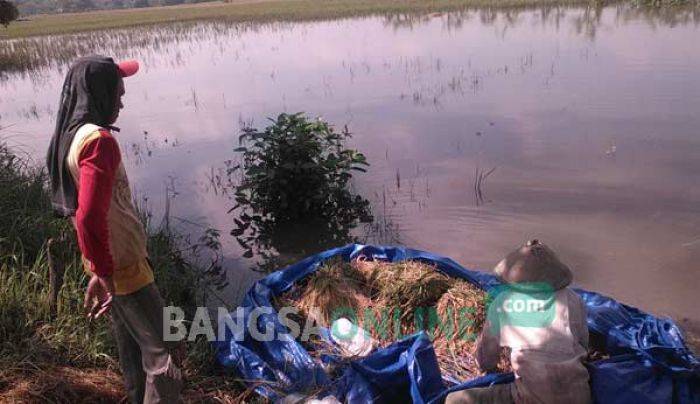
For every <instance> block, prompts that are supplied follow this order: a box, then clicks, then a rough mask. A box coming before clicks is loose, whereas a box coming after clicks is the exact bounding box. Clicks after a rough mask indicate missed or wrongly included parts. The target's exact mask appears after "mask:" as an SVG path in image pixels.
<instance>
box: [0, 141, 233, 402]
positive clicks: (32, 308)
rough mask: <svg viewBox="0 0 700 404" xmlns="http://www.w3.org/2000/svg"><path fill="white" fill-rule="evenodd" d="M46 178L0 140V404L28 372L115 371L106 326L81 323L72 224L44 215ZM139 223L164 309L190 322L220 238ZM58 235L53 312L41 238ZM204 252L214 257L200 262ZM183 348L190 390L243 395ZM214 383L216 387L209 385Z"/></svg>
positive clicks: (196, 351) (215, 275)
mask: <svg viewBox="0 0 700 404" xmlns="http://www.w3.org/2000/svg"><path fill="white" fill-rule="evenodd" d="M46 180H47V178H46V174H45V170H42V169H38V168H34V167H33V166H32V164H31V163H29V162H28V160H27V159H23V158H20V157H18V156H17V155H15V154H13V152H12V151H11V150H10V149H9V148H7V147H6V146H5V145H4V144H3V143H2V140H1V139H0V186H2V189H3V192H1V193H0V235H2V239H0V401H2V399H1V396H2V391H3V389H4V388H5V387H7V384H8V383H10V382H9V380H16V379H17V378H18V377H20V378H22V377H25V376H22V375H25V374H32V372H33V371H34V370H41V369H50V368H51V367H52V366H67V367H71V368H75V369H89V368H99V369H116V368H117V352H116V348H115V343H114V341H113V338H112V333H111V330H110V326H109V322H108V321H106V320H98V321H95V322H88V321H87V319H86V317H85V312H84V309H83V307H82V302H83V296H84V291H85V286H86V284H87V281H88V277H87V275H86V273H85V272H84V270H83V267H82V263H81V260H80V255H79V252H78V249H77V247H76V242H75V238H74V236H73V235H74V230H73V229H72V226H71V224H70V223H69V221H67V220H64V219H56V218H54V217H53V215H52V214H51V212H50V204H49V196H48V192H47V181H46ZM142 212H143V210H142ZM143 218H144V222H145V223H146V226H147V232H148V236H149V240H148V247H149V257H150V259H151V262H152V264H153V268H154V275H155V278H156V283H157V285H158V287H159V289H160V291H161V294H162V295H163V298H164V300H165V301H166V304H169V305H175V306H179V307H181V308H183V309H184V311H185V313H186V315H187V317H188V318H190V319H191V318H192V314H193V313H194V310H195V309H196V307H198V306H205V305H206V301H207V300H206V299H207V293H209V291H213V292H216V290H217V287H218V286H219V285H221V281H220V268H219V267H218V266H217V265H215V264H212V262H214V263H215V262H216V259H214V260H213V261H212V260H211V256H214V257H215V258H216V257H218V248H219V244H218V240H217V236H218V234H216V233H212V231H211V230H208V231H207V232H205V237H203V238H202V239H200V240H199V241H198V242H190V241H189V239H187V238H185V237H184V236H182V235H180V234H178V233H177V232H175V231H174V230H173V229H171V228H169V227H167V226H164V225H160V226H155V225H153V224H152V223H149V222H150V220H149V219H150V215H147V214H144V215H143ZM164 222H167V221H164ZM59 237H62V239H60V240H62V241H59V242H60V243H61V244H60V247H59V248H57V249H55V248H52V251H53V252H54V257H55V256H56V255H57V253H58V251H60V254H61V259H62V261H63V262H64V263H65V264H66V265H65V275H64V281H63V285H62V288H61V289H60V293H59V295H58V300H57V305H56V308H55V310H52V309H51V308H50V305H49V300H50V299H49V275H48V274H49V263H48V256H47V255H48V248H47V240H48V239H49V238H53V239H54V240H58V239H59ZM203 249H207V250H209V252H211V253H212V254H208V255H207V256H206V257H207V258H206V261H205V259H204V254H201V252H202V250H203ZM57 250H58V251H57ZM204 263H207V265H203V264H204ZM187 348H188V356H187V357H186V359H185V373H186V374H187V376H188V380H189V381H190V385H192V384H201V383H205V384H206V383H209V384H211V385H212V386H214V387H216V386H218V387H216V388H221V386H222V385H226V386H227V387H228V389H229V391H231V389H233V391H235V392H237V391H238V389H240V391H241V392H242V391H244V390H245V389H244V388H242V385H241V384H239V383H238V382H236V381H235V380H231V379H224V378H223V377H222V376H221V371H220V370H219V369H218V368H217V364H216V360H215V357H214V351H213V348H212V346H211V345H210V344H209V343H208V342H206V341H204V340H198V341H196V342H188V347H187ZM27 369H30V370H31V372H29V373H27ZM18 375H19V376H18ZM26 377H28V378H30V379H31V378H32V376H26ZM213 378H214V379H213ZM212 379H213V380H218V383H216V384H213V383H212V382H211V380H212ZM200 390H201V389H200Z"/></svg>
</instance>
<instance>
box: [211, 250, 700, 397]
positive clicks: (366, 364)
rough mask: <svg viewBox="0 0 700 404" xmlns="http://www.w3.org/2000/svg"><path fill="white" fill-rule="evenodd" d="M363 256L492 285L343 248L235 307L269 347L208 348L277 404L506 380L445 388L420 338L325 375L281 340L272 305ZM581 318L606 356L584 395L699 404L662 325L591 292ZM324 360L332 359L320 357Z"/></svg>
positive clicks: (250, 341) (430, 259) (244, 342)
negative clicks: (310, 279)
mask: <svg viewBox="0 0 700 404" xmlns="http://www.w3.org/2000/svg"><path fill="white" fill-rule="evenodd" d="M358 256H365V257H371V258H374V259H377V260H386V261H391V262H397V261H402V260H419V261H422V262H426V263H429V264H432V265H435V266H436V267H437V269H438V270H440V271H442V272H443V273H445V274H446V275H448V276H451V277H455V278H461V279H465V280H467V281H469V282H471V283H473V284H475V285H478V286H479V287H480V288H482V289H484V290H486V291H489V290H490V289H491V288H493V287H494V286H497V285H499V281H498V279H497V278H496V277H495V276H493V275H491V274H488V273H485V272H478V271H471V270H468V269H465V268H463V267H462V266H460V265H459V264H457V263H456V262H455V261H453V260H451V259H449V258H446V257H442V256H439V255H435V254H431V253H428V252H424V251H419V250H414V249H410V248H404V247H378V246H370V245H360V244H350V245H347V246H345V247H340V248H335V249H331V250H328V251H324V252H322V253H319V254H317V255H314V256H311V257H308V258H306V259H304V260H302V261H300V262H298V263H296V264H293V265H291V266H289V267H287V268H284V269H282V270H280V271H277V272H274V273H272V274H270V275H269V276H267V277H266V278H264V279H262V280H260V281H258V282H256V283H255V284H254V285H253V286H252V287H251V288H250V290H249V291H248V292H247V294H246V295H245V298H244V300H243V303H242V306H241V307H242V309H243V313H244V316H243V319H244V321H245V324H248V321H249V319H250V314H251V312H252V310H253V309H256V308H257V309H261V308H262V309H264V310H266V312H265V314H263V315H261V316H259V317H258V318H257V326H258V329H259V330H261V331H262V330H268V332H270V331H274V334H275V338H272V340H271V341H260V338H253V336H252V335H251V330H250V329H249V328H245V329H244V330H243V331H242V333H239V334H237V335H235V336H234V335H233V334H232V332H230V331H227V333H226V340H224V341H219V342H217V343H216V345H217V349H218V359H219V361H220V363H221V364H222V365H223V366H225V367H227V368H230V369H231V370H232V372H233V373H235V374H236V375H237V376H238V377H240V378H242V379H244V380H247V381H248V382H249V383H250V384H251V385H252V386H256V392H257V393H258V394H260V395H262V396H264V397H268V398H270V399H272V400H276V399H279V398H282V397H284V396H285V395H287V394H291V393H299V392H301V393H311V392H314V393H318V392H319V391H321V392H322V394H321V395H323V394H332V395H334V396H335V397H336V398H338V399H339V400H340V401H342V402H350V403H383V402H411V401H413V402H414V403H440V402H442V401H443V400H444V398H445V396H446V395H447V394H448V393H449V392H451V391H456V390H462V389H467V388H472V387H481V386H488V385H490V384H498V383H507V382H510V381H512V380H513V374H512V373H507V374H489V375H486V376H483V377H479V378H475V379H472V380H467V381H464V383H462V384H459V385H456V386H452V387H450V388H448V387H447V386H446V385H445V384H444V383H443V379H442V376H441V374H440V369H439V367H438V364H437V359H436V357H435V352H434V351H433V347H432V344H431V342H430V340H429V338H428V337H427V335H426V334H424V333H418V334H415V335H413V336H410V337H407V338H404V339H402V340H400V341H397V342H396V343H394V344H392V345H390V346H388V347H386V348H382V349H377V350H375V351H373V352H372V353H371V354H370V355H368V356H366V357H364V358H362V359H359V360H355V361H352V362H349V363H343V366H342V367H341V368H340V369H336V371H334V372H333V373H332V374H333V376H329V375H328V374H327V373H326V371H325V370H324V368H323V367H322V365H321V364H319V363H317V362H316V361H314V360H313V359H312V358H311V356H310V355H309V353H308V352H307V351H306V349H305V348H304V347H303V346H302V345H300V344H299V343H298V342H297V341H296V340H294V339H293V338H292V337H291V336H289V334H288V332H289V331H288V329H287V327H285V326H284V325H282V324H281V323H280V321H279V319H278V317H277V313H276V311H275V309H274V306H273V303H272V300H273V297H275V296H278V295H280V294H282V293H284V292H286V291H287V290H289V289H290V288H291V287H292V286H293V285H294V284H295V283H296V282H298V281H299V280H301V279H302V278H304V277H305V276H307V275H309V274H311V273H313V272H314V271H316V270H317V269H318V268H319V266H320V264H321V263H322V262H323V261H325V260H327V259H330V258H333V257H342V258H343V259H344V260H346V261H350V260H351V259H353V258H355V257H358ZM575 290H576V292H577V293H578V294H579V295H580V296H581V297H582V298H583V300H584V302H585V303H586V306H587V311H588V314H587V316H588V318H587V320H588V327H589V330H590V333H591V336H592V337H594V338H597V339H599V340H602V341H604V343H605V350H606V353H608V354H609V355H610V358H608V359H604V360H600V361H597V362H593V363H590V364H588V370H589V374H590V376H591V391H592V394H593V398H594V400H595V402H599V403H634V404H643V403H700V361H699V360H698V358H696V357H695V356H694V355H693V354H692V352H691V351H690V350H689V349H688V348H687V346H686V345H685V342H684V340H683V337H682V335H681V332H680V330H679V328H678V326H677V325H676V324H674V323H673V321H671V320H670V319H663V318H657V317H654V316H652V315H650V314H647V313H644V312H643V311H641V310H639V309H636V308H634V307H630V306H627V305H624V304H622V303H619V302H617V301H616V300H614V299H612V298H609V297H606V296H603V295H600V294H598V293H594V292H589V291H585V290H582V289H575ZM329 360H331V361H332V359H329Z"/></svg>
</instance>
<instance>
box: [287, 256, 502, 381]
mask: <svg viewBox="0 0 700 404" xmlns="http://www.w3.org/2000/svg"><path fill="white" fill-rule="evenodd" d="M275 304H276V306H277V308H278V309H279V308H281V307H284V306H294V307H296V308H298V309H299V312H300V317H301V318H300V320H304V319H314V320H315V321H317V322H318V323H319V324H320V325H322V326H324V327H329V326H330V324H331V321H332V319H333V318H337V312H336V310H342V313H346V312H347V311H352V312H353V313H356V316H355V317H356V318H354V319H353V320H354V321H355V322H356V323H357V324H358V325H360V326H361V327H362V328H363V329H365V331H367V332H368V333H369V334H370V335H371V337H372V338H373V339H374V340H375V347H384V346H387V345H390V344H392V343H394V342H396V341H397V340H399V339H401V338H403V337H405V336H407V335H410V334H413V333H415V332H417V331H419V330H425V331H426V332H427V333H428V335H430V336H431V337H432V338H433V345H434V346H435V352H436V354H437V357H438V363H439V365H440V369H441V371H442V373H443V375H445V376H449V377H451V378H452V379H455V380H466V379H469V378H473V377H475V376H478V375H480V374H482V372H480V371H479V369H478V365H477V364H476V361H475V360H474V355H473V354H474V346H475V344H476V337H477V336H478V334H479V333H480V332H481V328H482V327H483V324H484V321H485V316H486V313H485V306H486V294H485V293H484V292H483V291H481V290H480V289H478V288H477V287H475V286H473V285H471V284H470V283H468V282H466V281H462V280H458V279H453V278H450V277H447V276H445V275H444V274H442V273H441V272H440V271H437V270H436V269H435V268H434V267H432V266H430V265H427V264H424V263H420V262H416V261H404V262H398V263H387V262H381V261H363V260H359V261H358V260H356V261H353V262H352V263H350V264H348V263H345V262H342V261H339V260H338V261H331V262H327V263H325V264H324V265H323V267H321V268H320V269H319V270H318V271H316V272H315V273H314V274H312V275H311V276H309V277H308V278H306V279H305V280H304V281H302V282H300V283H298V284H297V285H296V286H295V287H294V288H293V289H292V290H291V291H289V292H287V293H285V294H284V295H282V296H280V297H278V298H277V299H276V302H275ZM348 309H349V310H348ZM334 312H335V314H336V315H334ZM417 313H423V314H422V315H421V314H417ZM429 313H433V314H432V315H433V317H432V318H431V314H429ZM306 345H307V347H310V348H311V349H315V348H317V344H306ZM501 356H502V357H501V361H500V363H499V370H500V371H510V370H511V369H510V359H509V356H508V355H507V353H506V352H504V353H503V354H502V355H501Z"/></svg>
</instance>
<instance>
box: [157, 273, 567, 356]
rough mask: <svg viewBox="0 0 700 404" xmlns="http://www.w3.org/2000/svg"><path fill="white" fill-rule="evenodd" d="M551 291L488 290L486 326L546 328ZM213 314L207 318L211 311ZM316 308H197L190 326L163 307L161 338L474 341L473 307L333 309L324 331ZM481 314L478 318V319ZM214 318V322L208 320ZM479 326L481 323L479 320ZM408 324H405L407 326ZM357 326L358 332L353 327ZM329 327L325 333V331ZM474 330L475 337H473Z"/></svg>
mask: <svg viewBox="0 0 700 404" xmlns="http://www.w3.org/2000/svg"><path fill="white" fill-rule="evenodd" d="M554 292H555V291H554V290H553V289H552V288H551V286H549V285H547V284H545V283H527V284H525V283H521V284H515V285H499V286H497V287H494V288H493V289H491V290H489V291H488V298H487V300H486V307H485V308H484V309H485V312H486V324H489V325H490V329H491V332H492V333H494V334H498V333H499V332H500V329H501V327H503V326H505V325H510V326H516V327H538V328H541V327H547V326H549V325H550V324H551V323H552V321H553V319H554V316H555V307H556V299H555V293H554ZM214 311H215V312H216V314H215V315H212V314H213V312H214ZM320 313H322V310H321V308H312V309H310V310H309V311H308V312H307V313H306V314H307V315H306V316H301V315H300V311H299V309H298V308H296V307H293V306H286V307H282V308H280V309H279V311H275V309H273V308H272V307H269V306H267V307H256V308H253V309H246V308H243V307H238V308H237V309H236V310H235V311H233V312H229V311H228V309H226V308H224V307H218V308H216V309H212V308H207V307H199V308H197V310H196V311H195V313H194V316H193V318H192V320H191V321H186V316H185V312H184V310H183V309H182V308H179V307H175V306H167V307H164V308H163V334H164V339H165V340H166V341H181V340H185V339H187V340H189V341H194V340H195V339H196V338H197V337H199V336H203V337H205V338H206V339H207V340H208V341H228V340H234V341H237V342H240V341H243V340H244V339H245V338H252V339H254V340H256V341H263V342H264V341H274V340H278V341H282V340H289V339H290V338H291V339H296V340H300V341H309V340H311V339H312V337H314V336H316V337H321V338H324V337H331V338H332V339H334V340H336V341H343V340H345V341H350V340H353V339H357V338H358V337H359V338H369V336H370V335H375V336H378V337H379V338H382V339H383V338H386V337H388V336H391V337H392V338H393V339H395V340H398V339H401V338H402V337H405V336H408V335H411V334H413V333H416V332H419V331H423V332H425V333H427V334H428V335H429V336H430V337H433V336H435V335H438V334H439V335H442V336H444V337H445V338H446V339H448V340H454V339H464V340H469V341H474V340H476V338H477V337H478V334H477V333H476V332H478V330H477V329H481V327H483V324H477V318H478V313H477V310H476V309H475V308H473V307H463V308H459V309H457V310H454V309H452V308H448V309H447V310H446V312H444V313H442V315H441V314H440V313H438V311H437V309H436V308H435V307H418V308H415V309H414V310H413V312H411V313H406V315H404V314H405V312H403V311H402V310H400V309H397V308H396V309H389V308H383V309H379V310H371V309H365V310H362V311H357V310H355V309H353V308H349V307H340V308H337V309H335V310H334V311H333V312H332V313H331V315H330V322H329V324H328V326H329V327H326V326H325V325H324V324H321V323H320V322H319V321H318V319H319V318H322V316H321V314H320ZM482 315H483V314H482ZM212 317H215V320H212ZM406 318H408V319H409V320H410V319H412V320H413V321H412V325H413V327H410V328H411V332H410V333H407V334H404V331H405V327H402V325H404V324H405V323H406V322H405V319H406ZM359 320H362V321H359ZM478 321H479V322H480V323H483V319H481V320H478ZM409 322H410V321H409ZM360 323H361V324H362V326H361V327H360V326H359V325H358V324H360ZM329 328H330V329H329ZM475 331H476V332H475Z"/></svg>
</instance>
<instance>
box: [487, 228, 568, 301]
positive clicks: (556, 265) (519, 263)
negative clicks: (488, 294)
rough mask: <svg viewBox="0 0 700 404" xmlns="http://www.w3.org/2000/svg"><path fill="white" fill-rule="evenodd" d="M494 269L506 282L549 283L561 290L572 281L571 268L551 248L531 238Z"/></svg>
mask: <svg viewBox="0 0 700 404" xmlns="http://www.w3.org/2000/svg"><path fill="white" fill-rule="evenodd" d="M493 271H494V272H495V273H496V275H498V277H500V278H501V280H502V281H503V282H506V283H523V282H528V283H530V282H531V283H540V282H541V283H547V284H548V285H549V286H551V287H552V288H554V290H559V289H562V288H564V287H566V286H567V285H569V284H570V283H571V280H572V278H573V275H572V274H571V270H570V269H569V267H567V266H566V265H565V264H564V263H562V262H561V261H560V260H559V257H557V255H556V254H555V253H554V251H552V249H551V248H549V247H547V246H546V245H544V244H542V243H540V242H539V240H530V241H528V242H527V243H525V244H524V245H523V246H522V247H520V248H518V249H517V250H515V251H513V252H511V253H510V254H508V255H507V256H506V257H505V258H504V259H502V260H501V262H499V263H498V265H496V267H495V268H494V269H493Z"/></svg>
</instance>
